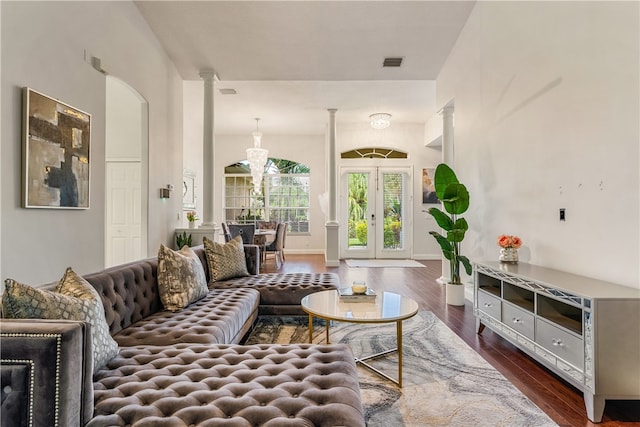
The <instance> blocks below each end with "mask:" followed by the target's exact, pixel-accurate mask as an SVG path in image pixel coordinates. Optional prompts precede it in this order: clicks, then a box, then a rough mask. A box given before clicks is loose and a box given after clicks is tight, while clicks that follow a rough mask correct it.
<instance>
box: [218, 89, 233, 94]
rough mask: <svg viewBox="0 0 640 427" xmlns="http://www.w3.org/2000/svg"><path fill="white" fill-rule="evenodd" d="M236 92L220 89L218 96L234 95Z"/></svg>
mask: <svg viewBox="0 0 640 427" xmlns="http://www.w3.org/2000/svg"><path fill="white" fill-rule="evenodd" d="M236 93H237V92H236V90H235V89H231V88H229V89H220V94H222V95H235V94H236Z"/></svg>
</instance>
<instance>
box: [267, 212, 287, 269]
mask: <svg viewBox="0 0 640 427" xmlns="http://www.w3.org/2000/svg"><path fill="white" fill-rule="evenodd" d="M286 230H287V223H285V222H280V223H278V226H277V228H276V238H275V239H274V240H273V242H271V244H269V245H267V247H266V248H265V261H266V260H267V258H268V255H269V254H273V258H274V261H275V265H276V269H280V266H281V265H282V263H283V262H284V257H283V256H282V249H283V244H284V235H285V233H286Z"/></svg>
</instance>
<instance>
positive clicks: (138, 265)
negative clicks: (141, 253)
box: [83, 246, 209, 336]
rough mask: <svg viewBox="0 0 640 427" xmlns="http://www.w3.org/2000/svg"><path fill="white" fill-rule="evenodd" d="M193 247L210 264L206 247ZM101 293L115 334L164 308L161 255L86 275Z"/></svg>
mask: <svg viewBox="0 0 640 427" xmlns="http://www.w3.org/2000/svg"><path fill="white" fill-rule="evenodd" d="M193 250H194V251H195V253H196V254H197V255H198V257H199V258H200V261H201V262H202V265H203V266H204V270H205V274H206V276H207V281H208V280H209V268H208V266H207V261H206V256H205V253H204V248H203V247H202V246H198V247H194V248H193ZM83 277H84V279H85V280H86V281H87V282H89V283H91V285H92V286H93V287H94V288H96V290H97V291H98V294H99V295H100V296H101V297H102V304H103V305H104V313H105V317H106V319H107V324H108V325H109V332H110V333H111V335H112V336H113V335H115V334H117V333H118V332H120V331H121V330H122V329H125V328H127V327H129V326H130V325H131V324H133V323H135V322H137V321H139V320H142V319H144V318H145V317H148V316H150V315H152V314H153V313H156V312H158V311H162V310H164V307H163V305H162V301H161V300H160V293H159V291H158V258H156V257H153V258H148V259H143V260H138V261H133V262H130V263H127V264H122V265H117V266H115V267H111V268H108V269H106V270H102V271H100V272H97V273H92V274H88V275H86V276H83Z"/></svg>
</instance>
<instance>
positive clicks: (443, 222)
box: [428, 208, 454, 231]
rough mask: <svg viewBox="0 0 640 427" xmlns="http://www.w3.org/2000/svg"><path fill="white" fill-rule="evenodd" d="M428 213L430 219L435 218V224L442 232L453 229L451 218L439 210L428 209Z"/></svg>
mask: <svg viewBox="0 0 640 427" xmlns="http://www.w3.org/2000/svg"><path fill="white" fill-rule="evenodd" d="M428 212H429V214H430V215H431V216H432V217H434V218H435V220H436V222H437V223H438V225H439V226H440V228H442V229H443V230H445V231H449V230H451V229H452V228H453V227H454V225H453V221H452V220H451V217H450V216H449V215H447V214H446V213H444V212H442V211H441V210H440V209H438V208H430V209H429V211H428Z"/></svg>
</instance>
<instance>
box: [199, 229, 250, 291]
mask: <svg viewBox="0 0 640 427" xmlns="http://www.w3.org/2000/svg"><path fill="white" fill-rule="evenodd" d="M203 241H204V253H205V255H206V256H207V263H208V264H209V274H210V276H211V278H210V280H211V282H217V281H218V280H225V279H232V278H234V277H243V276H248V275H249V271H248V270H247V260H246V258H245V257H244V246H243V245H242V237H240V236H236V237H234V238H233V239H231V240H230V241H228V242H227V243H224V244H222V243H217V242H214V241H212V240H209V239H207V238H206V237H204V239H203Z"/></svg>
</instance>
